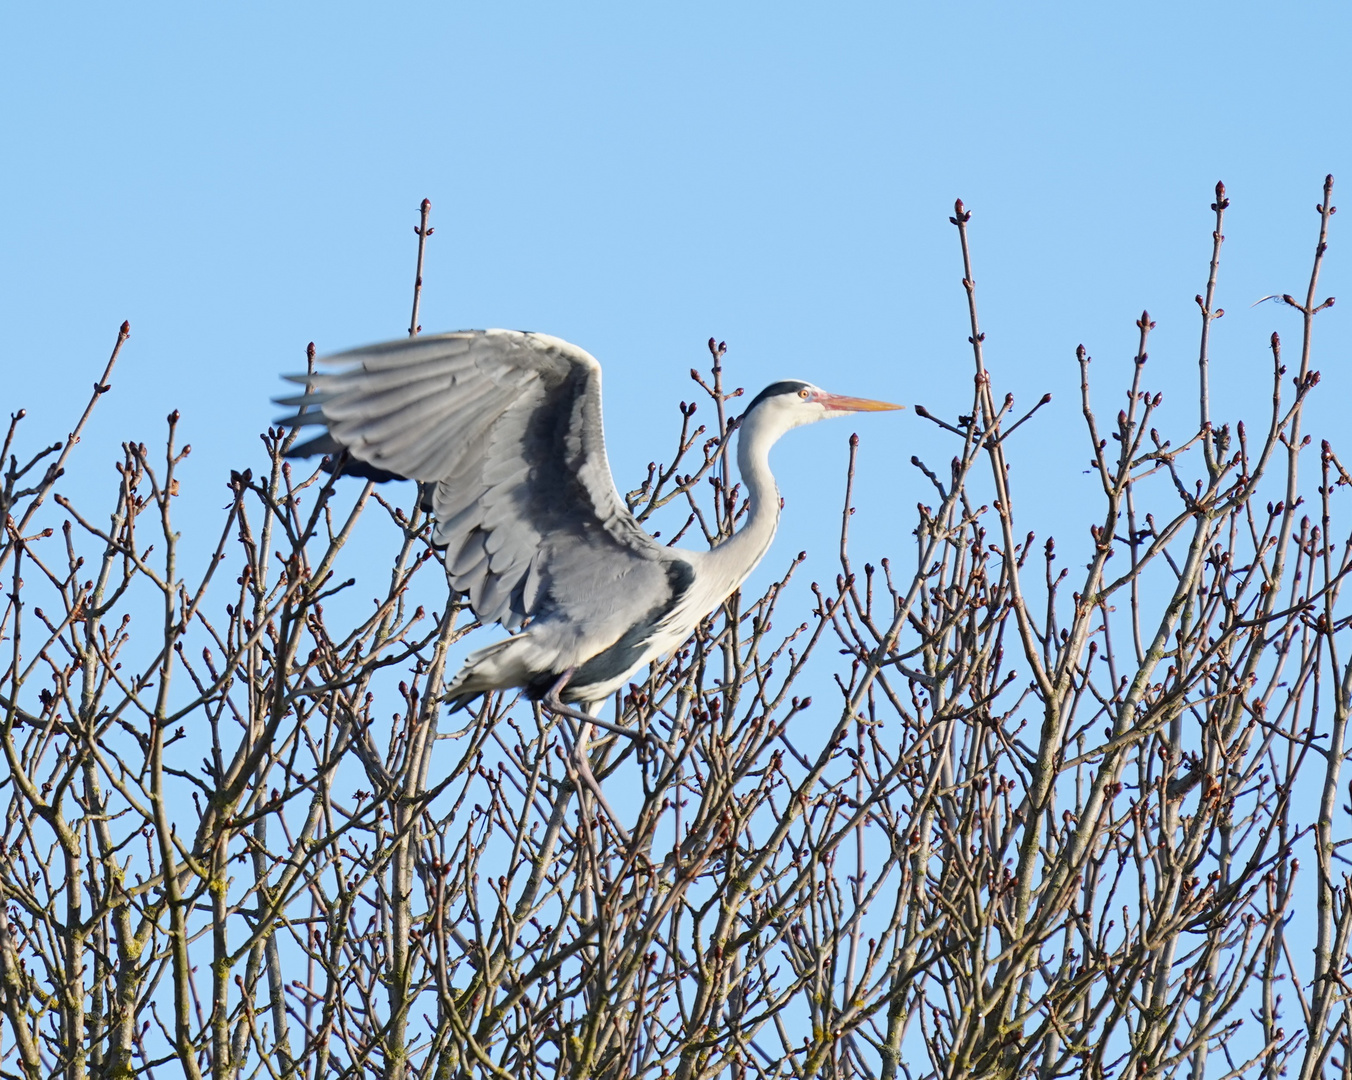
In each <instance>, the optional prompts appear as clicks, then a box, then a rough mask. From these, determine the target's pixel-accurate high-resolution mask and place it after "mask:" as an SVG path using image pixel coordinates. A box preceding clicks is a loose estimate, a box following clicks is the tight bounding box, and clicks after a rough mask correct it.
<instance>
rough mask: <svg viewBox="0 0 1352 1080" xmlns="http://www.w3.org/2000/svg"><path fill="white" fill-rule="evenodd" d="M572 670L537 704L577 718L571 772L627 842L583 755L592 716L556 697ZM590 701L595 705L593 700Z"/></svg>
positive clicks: (570, 676) (585, 752) (590, 731)
mask: <svg viewBox="0 0 1352 1080" xmlns="http://www.w3.org/2000/svg"><path fill="white" fill-rule="evenodd" d="M573 670H574V669H573V668H569V669H568V670H567V671H565V672H564V673H563V674H562V675H560V676H559V677H558V679H557V680H556V681H555V683H554V685H553V686H551V687H550V688H549V691H548V693H546V694H545V696H544V697H543V698H541V699H540V704H541V705H543V706H544V707H545V708H547V709H548V710H549V711H550V712H552V713H553V714H554V715H555V716H559V717H564V718H568V719H572V720H577V721H579V722H580V723H581V727H579V728H578V731H577V735H576V736H575V739H576V741H575V742H574V743H573V746H572V748H571V753H570V754H569V755H568V756H569V758H570V759H571V761H572V768H573V771H575V772H576V773H577V775H578V779H579V780H581V781H582V783H583V785H584V786H585V787H586V788H587V790H588V791H590V792H591V793H592V794H593V795H595V796H596V801H597V802H598V803H599V804H600V806H601V809H602V810H604V811H605V812H606V816H607V817H608V818H610V823H611V825H613V826H614V827H615V831H616V832H617V833H619V834H620V839H621V840H623V841H624V842H625V843H626V844H628V843H629V842H630V839H629V830H628V829H626V828H625V827H624V826H623V825H621V824H620V819H619V817H618V815H617V814H616V813H615V811H614V810H612V809H611V807H610V803H609V802H608V801H607V800H606V797H605V794H604V793H603V792H602V791H601V785H600V783H598V782H597V779H596V776H595V775H594V774H593V773H592V771H591V762H590V760H588V758H587V744H588V743H589V742H591V733H592V726H593V724H592V720H593V717H592V715H591V713H588V712H582V711H581V710H578V709H572V708H569V707H568V706H567V705H565V704H564V703H563V702H562V701H561V700H560V699H559V694H560V693H561V692H562V690H563V688H564V687H565V686H567V685H568V680H569V679H571V678H572V677H573ZM592 704H593V707H595V704H596V703H592Z"/></svg>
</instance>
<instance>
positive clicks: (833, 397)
mask: <svg viewBox="0 0 1352 1080" xmlns="http://www.w3.org/2000/svg"><path fill="white" fill-rule="evenodd" d="M817 400H818V401H820V402H821V403H822V404H823V405H825V406H826V407H827V408H828V409H830V410H831V411H832V412H887V411H889V410H891V409H904V408H906V406H905V405H893V404H892V403H891V402H888V401H873V400H872V399H871V398H862V397H845V396H844V395H843V394H828V393H826V392H825V391H823V392H822V393H820V394H818V395H817Z"/></svg>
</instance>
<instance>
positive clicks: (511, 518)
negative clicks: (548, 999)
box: [277, 330, 901, 738]
mask: <svg viewBox="0 0 1352 1080" xmlns="http://www.w3.org/2000/svg"><path fill="white" fill-rule="evenodd" d="M325 360H326V362H327V363H328V364H331V365H337V370H331V371H324V372H318V373H311V374H307V375H292V376H287V378H288V379H290V380H292V381H294V382H298V383H302V384H305V386H306V390H305V392H304V393H302V394H298V395H295V396H293V397H285V398H278V399H277V401H278V404H281V405H287V406H292V407H294V408H295V409H296V412H295V413H294V414H293V415H292V416H290V417H288V418H287V419H286V420H284V421H283V423H285V424H287V425H288V426H291V427H299V426H304V425H309V424H317V425H320V426H322V427H323V428H324V429H325V430H324V432H323V433H322V434H320V435H318V436H317V437H315V438H311V439H310V440H309V441H307V442H304V443H300V444H298V445H296V446H295V447H294V448H293V449H292V450H291V451H290V454H291V456H295V457H303V456H308V455H313V454H321V453H323V454H329V453H340V452H343V451H346V453H347V455H348V463H347V464H345V465H344V466H343V469H344V471H345V472H349V473H355V474H357V475H365V476H368V477H372V478H374V479H391V478H406V479H411V480H418V481H420V482H422V483H423V484H424V485H427V490H428V491H429V492H430V497H431V498H430V501H431V505H432V509H433V513H434V515H435V518H436V525H435V530H434V534H433V542H434V543H435V544H436V545H437V546H439V547H442V548H444V550H445V559H446V573H447V576H448V577H449V578H450V583H451V586H452V587H453V588H455V589H456V590H458V591H460V592H462V593H467V594H468V596H469V603H470V606H471V608H472V609H473V611H474V613H475V615H477V616H478V618H479V619H480V621H482V622H484V623H490V622H497V623H500V624H501V625H502V626H503V627H505V628H506V629H507V630H509V631H512V634H511V636H510V637H508V638H506V639H505V640H503V641H499V642H496V643H494V644H492V645H489V646H487V647H486V648H482V649H479V650H478V651H476V652H473V653H471V654H470V656H469V657H468V658H467V659H466V661H465V663H464V666H463V667H462V668H461V669H460V672H459V674H457V675H456V676H455V678H454V679H453V680H452V681H451V683H450V684H449V685H448V688H447V695H446V696H447V698H448V699H449V700H450V701H451V703H452V705H453V707H455V708H459V707H462V706H464V705H465V704H466V703H468V702H469V701H471V700H473V699H474V698H476V697H478V696H479V695H482V694H486V693H490V692H492V691H495V690H506V689H511V688H515V687H520V688H523V689H524V690H525V691H526V693H527V695H528V696H530V697H531V698H532V699H534V700H537V701H540V702H541V703H542V704H544V705H545V706H546V707H549V708H550V709H551V710H553V711H554V712H558V713H562V714H564V715H568V716H571V717H574V718H575V719H579V720H583V721H584V722H586V721H589V720H590V719H591V718H592V717H593V716H594V714H595V712H596V710H597V709H598V708H599V706H600V704H601V703H602V702H604V701H605V700H606V699H607V698H608V697H609V696H610V695H611V694H613V693H614V692H615V691H616V690H618V689H620V688H621V687H623V686H624V685H625V683H626V682H627V681H628V679H629V678H630V676H631V675H633V674H634V673H635V672H636V671H638V670H639V669H640V668H641V667H643V666H644V665H645V664H647V663H649V662H650V661H652V660H654V659H656V658H657V657H660V656H662V655H664V654H666V653H668V652H670V651H671V650H672V649H674V648H675V647H676V646H677V645H679V644H680V643H681V642H682V641H684V640H685V639H686V638H687V637H688V636H689V635H690V634H691V632H692V631H693V630H694V628H695V626H696V625H697V624H698V623H699V621H700V620H701V619H703V618H704V617H705V616H706V615H708V614H709V612H711V611H713V610H714V609H715V608H717V607H718V605H719V604H721V603H722V602H723V601H724V600H726V599H727V598H728V596H730V595H731V594H732V593H733V592H734V591H735V590H736V589H737V588H738V587H739V586H740V585H741V584H742V582H743V581H745V580H746V577H747V575H749V574H750V573H751V571H752V570H754V569H755V568H756V565H757V564H758V563H759V562H760V560H761V558H762V557H763V556H764V555H765V553H766V551H767V550H768V549H769V547H770V542H771V540H772V539H773V538H774V534H775V529H776V526H777V525H778V522H779V513H780V500H779V491H778V489H777V488H776V486H775V480H774V477H773V476H772V475H771V473H770V465H769V452H770V447H771V446H773V445H774V443H775V442H776V441H777V440H778V439H779V437H780V436H781V435H783V434H784V433H785V432H787V431H789V430H790V429H791V428H795V427H799V426H800V425H803V424H810V423H813V422H814V421H817V420H823V419H825V418H827V417H830V416H840V415H844V414H845V413H849V412H858V411H874V410H882V409H897V408H900V407H901V406H899V405H891V404H888V403H887V402H882V401H870V400H867V399H865V398H853V397H843V396H840V395H837V394H830V393H827V392H826V391H824V390H821V389H819V388H818V387H816V386H814V385H812V384H811V383H808V382H803V381H801V380H797V379H786V380H783V381H780V382H776V383H772V384H771V385H770V386H767V387H766V388H765V389H764V390H762V391H761V392H760V394H758V395H757V396H756V397H755V398H754V399H752V401H751V404H750V405H749V406H748V408H747V410H746V412H745V413H744V414H743V416H742V419H741V423H740V426H739V432H738V446H737V464H738V467H739V469H740V470H741V474H742V480H743V482H744V483H745V485H746V490H747V494H748V496H749V498H750V509H749V513H748V516H747V518H746V522H745V524H744V525H743V526H742V528H741V529H739V530H738V531H737V532H736V533H734V534H733V535H732V536H730V537H729V538H727V539H726V540H724V541H723V542H722V543H720V544H718V545H717V546H715V547H713V548H712V549H710V550H708V551H687V550H682V549H680V548H674V547H667V546H665V545H663V544H661V543H659V542H658V541H656V540H655V539H654V538H653V537H652V536H650V535H649V534H648V533H647V532H646V531H645V530H644V529H643V527H642V526H641V525H640V524H639V523H638V522H637V521H636V520H635V518H634V515H633V514H632V513H630V511H629V509H628V507H627V506H626V505H625V502H624V500H623V499H622V498H621V497H620V495H619V492H618V491H617V490H616V488H615V482H614V480H613V479H612V478H611V474H610V467H609V465H608V464H607V461H606V450H605V438H604V434H603V431H602V425H601V365H600V364H599V363H598V362H597V361H596V360H595V358H593V357H592V356H591V355H590V354H589V353H587V352H585V351H584V350H582V349H580V348H578V347H577V346H575V345H570V344H569V343H568V342H566V341H562V340H560V339H559V338H556V337H550V336H548V335H546V334H534V333H524V332H520V331H514V330H475V331H462V332H459V333H451V334H441V335H436V336H427V337H416V338H408V339H403V340H399V341H393V342H389V343H387V344H383V345H373V346H370V347H368V348H363V349H356V350H353V351H351V352H345V353H339V354H337V355H335V356H330V357H327V358H325ZM567 703H576V704H580V705H581V706H582V708H583V709H585V710H587V711H586V712H585V713H579V712H577V711H576V710H574V709H570V708H569V707H568V704H567ZM583 737H584V738H585V734H584V736H583Z"/></svg>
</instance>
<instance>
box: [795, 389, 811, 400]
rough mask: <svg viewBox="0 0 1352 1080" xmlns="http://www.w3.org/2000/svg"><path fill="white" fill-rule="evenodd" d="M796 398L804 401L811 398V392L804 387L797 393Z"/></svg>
mask: <svg viewBox="0 0 1352 1080" xmlns="http://www.w3.org/2000/svg"><path fill="white" fill-rule="evenodd" d="M798 396H799V397H800V398H802V399H803V400H804V401H806V400H807V399H808V398H810V397H811V396H812V392H811V391H810V390H808V389H807V388H806V387H804V388H803V389H802V390H799V391H798Z"/></svg>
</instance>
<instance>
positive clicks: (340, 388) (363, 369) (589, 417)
mask: <svg viewBox="0 0 1352 1080" xmlns="http://www.w3.org/2000/svg"><path fill="white" fill-rule="evenodd" d="M325 362H326V363H330V364H339V365H346V366H345V367H342V368H341V370H338V371H333V372H320V373H316V374H313V375H297V376H288V378H290V379H292V380H293V381H295V382H299V383H304V384H306V386H307V392H306V393H304V394H301V395H298V396H296V397H290V398H281V399H278V400H279V404H283V405H291V406H295V407H296V409H297V412H296V413H295V415H293V416H291V417H290V418H289V419H287V420H286V421H284V422H285V423H287V424H290V425H292V426H299V425H304V424H322V425H323V426H324V427H325V428H326V429H327V430H326V432H325V433H324V434H323V435H321V436H319V437H318V438H315V439H311V440H310V441H309V442H306V443H303V444H300V445H298V446H296V447H295V448H294V449H293V450H292V452H291V453H292V455H293V456H304V455H307V454H314V453H328V452H334V451H338V450H340V449H345V450H346V451H347V452H348V454H349V455H350V456H351V457H352V458H353V459H355V460H356V461H357V462H360V463H362V464H363V465H364V466H365V467H366V468H365V469H364V470H361V471H365V472H366V473H367V475H373V476H376V477H377V478H378V479H379V478H388V477H389V476H397V477H405V478H408V479H412V480H420V481H423V482H424V483H426V484H429V485H431V490H432V502H433V507H434V510H435V512H436V517H437V525H436V533H435V540H436V543H437V544H439V545H445V547H446V567H447V571H448V574H449V576H450V579H451V583H452V585H454V587H455V588H457V589H459V590H461V591H462V592H467V593H469V596H470V602H471V604H472V605H473V607H474V610H475V613H476V614H477V615H478V616H479V618H480V619H483V620H485V621H496V622H500V623H502V624H503V625H504V626H506V627H507V628H508V629H516V628H518V627H519V626H520V625H521V624H522V622H523V621H524V620H525V619H527V618H529V617H538V616H540V615H543V614H546V613H549V612H554V613H561V614H563V615H565V616H567V617H568V618H569V619H570V620H577V619H579V618H587V619H592V620H596V621H601V622H611V621H612V620H615V619H617V625H618V624H622V623H623V621H624V620H623V612H621V611H617V610H615V608H616V607H617V606H620V607H628V606H630V605H632V606H633V608H634V609H635V611H637V612H643V611H647V610H649V609H651V607H652V606H653V605H654V604H655V603H660V602H661V601H662V600H663V599H665V598H666V596H665V594H666V593H668V592H670V591H671V588H672V586H671V584H670V581H669V575H668V574H667V570H666V565H665V564H666V563H667V562H668V561H670V560H669V552H668V551H667V549H666V548H663V547H662V546H660V545H659V544H658V543H657V542H656V541H654V540H653V539H652V537H651V536H649V535H648V534H647V533H646V532H645V531H644V530H643V529H642V528H641V527H640V526H639V524H638V522H636V521H635V520H634V517H633V515H632V514H631V513H630V512H629V510H628V508H627V507H626V506H625V504H624V502H623V500H622V499H621V498H620V495H619V493H618V492H617V491H616V490H615V483H614V481H613V480H612V479H611V475H610V467H609V465H608V463H607V461H606V450H605V437H604V433H603V431H602V426H601V365H600V364H598V363H597V362H596V360H595V359H594V358H593V357H592V356H591V355H589V354H588V353H586V352H585V351H583V350H582V349H579V348H577V347H576V346H574V345H570V344H568V343H567V342H566V341H561V340H560V339H559V338H555V337H549V336H547V335H545V334H529V333H521V332H519V331H514V330H478V331H463V332H460V333H454V334H442V335H439V336H436V337H419V338H411V339H408V340H404V341H396V342H390V343H388V344H385V345H375V346H372V347H370V348H366V349H356V350H353V351H352V352H346V353H340V354H338V355H336V356H331V357H327V358H326V360H325Z"/></svg>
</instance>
